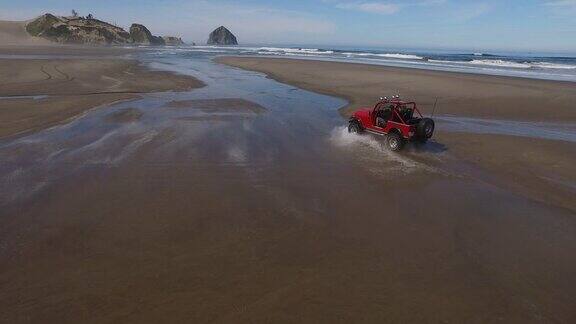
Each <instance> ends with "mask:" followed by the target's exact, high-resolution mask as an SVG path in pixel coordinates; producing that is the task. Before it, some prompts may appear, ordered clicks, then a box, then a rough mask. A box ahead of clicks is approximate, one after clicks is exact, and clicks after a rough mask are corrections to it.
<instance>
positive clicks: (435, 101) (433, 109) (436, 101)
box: [431, 98, 438, 117]
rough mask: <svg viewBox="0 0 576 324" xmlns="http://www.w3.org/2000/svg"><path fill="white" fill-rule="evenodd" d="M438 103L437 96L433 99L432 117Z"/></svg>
mask: <svg viewBox="0 0 576 324" xmlns="http://www.w3.org/2000/svg"><path fill="white" fill-rule="evenodd" d="M437 103H438V98H436V100H434V108H432V116H431V117H434V113H435V112H436V104H437Z"/></svg>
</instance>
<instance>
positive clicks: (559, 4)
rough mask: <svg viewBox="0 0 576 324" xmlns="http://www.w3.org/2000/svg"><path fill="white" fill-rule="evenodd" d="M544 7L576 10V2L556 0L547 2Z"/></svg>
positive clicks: (572, 0)
mask: <svg viewBox="0 0 576 324" xmlns="http://www.w3.org/2000/svg"><path fill="white" fill-rule="evenodd" d="M544 5H546V6H550V7H569V8H576V0H554V1H545V2H544Z"/></svg>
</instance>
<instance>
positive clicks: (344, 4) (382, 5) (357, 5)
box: [323, 0, 447, 15]
mask: <svg viewBox="0 0 576 324" xmlns="http://www.w3.org/2000/svg"><path fill="white" fill-rule="evenodd" d="M323 2H325V3H331V4H334V6H335V7H336V8H339V9H346V10H355V11H362V12H367V13H374V14H380V15H392V14H395V13H397V12H398V11H400V10H402V9H403V8H406V7H426V6H436V5H442V4H444V3H446V2H447V0H420V1H413V2H410V1H405V2H383V1H343V0H323Z"/></svg>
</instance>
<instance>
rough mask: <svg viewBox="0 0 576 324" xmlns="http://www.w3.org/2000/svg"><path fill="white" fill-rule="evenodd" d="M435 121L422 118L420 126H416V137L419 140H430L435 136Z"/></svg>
mask: <svg viewBox="0 0 576 324" xmlns="http://www.w3.org/2000/svg"><path fill="white" fill-rule="evenodd" d="M435 127H436V126H435V125H434V121H433V120H432V119H430V118H422V119H421V120H420V121H419V122H418V125H416V135H417V136H418V138H421V139H424V141H426V140H428V139H429V138H430V137H432V135H434V128H435Z"/></svg>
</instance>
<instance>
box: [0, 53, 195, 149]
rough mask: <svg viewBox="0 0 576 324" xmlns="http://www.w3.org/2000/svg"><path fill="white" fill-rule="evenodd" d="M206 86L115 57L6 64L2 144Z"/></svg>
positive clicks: (1, 73)
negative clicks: (90, 113) (144, 99)
mask: <svg viewBox="0 0 576 324" xmlns="http://www.w3.org/2000/svg"><path fill="white" fill-rule="evenodd" d="M32 52H34V51H33V50H32ZM0 53H1V52H0ZM96 53H98V50H97V51H96ZM113 53H114V52H113ZM28 54H30V52H28ZM92 54H94V52H92ZM56 55H58V54H56ZM202 85H203V84H202V82H200V81H198V80H197V79H195V78H192V77H189V76H184V75H178V74H174V73H168V72H162V71H152V70H150V69H148V68H146V67H145V66H143V65H141V64H140V63H138V62H137V61H134V60H126V59H121V58H114V57H113V56H109V57H106V58H99V59H95V58H74V59H0V138H1V137H6V136H11V135H15V134H22V133H27V132H33V131H37V130H40V129H44V128H48V127H52V126H54V125H57V124H60V123H64V122H66V121H68V120H70V119H71V118H74V117H76V116H78V115H80V114H82V113H84V112H85V111H87V110H89V109H92V108H94V107H97V106H100V105H106V104H110V103H113V102H117V101H122V100H131V99H134V98H137V97H139V96H140V95H141V94H144V93H151V92H160V91H184V90H190V89H193V88H197V87H201V86H202Z"/></svg>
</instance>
